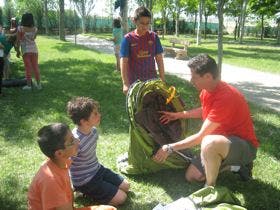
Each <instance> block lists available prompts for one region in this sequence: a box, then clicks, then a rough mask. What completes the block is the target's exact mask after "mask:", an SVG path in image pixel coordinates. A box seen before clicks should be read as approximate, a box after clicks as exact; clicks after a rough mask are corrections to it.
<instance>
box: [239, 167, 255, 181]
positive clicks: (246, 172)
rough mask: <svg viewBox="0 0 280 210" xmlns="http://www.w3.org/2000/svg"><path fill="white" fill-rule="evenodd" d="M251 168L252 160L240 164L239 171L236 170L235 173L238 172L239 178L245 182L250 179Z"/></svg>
mask: <svg viewBox="0 0 280 210" xmlns="http://www.w3.org/2000/svg"><path fill="white" fill-rule="evenodd" d="M252 170H253V162H251V163H249V164H247V165H245V166H241V167H240V169H239V171H237V173H238V174H239V176H240V178H241V180H242V181H244V182H246V181H249V180H250V179H252Z"/></svg>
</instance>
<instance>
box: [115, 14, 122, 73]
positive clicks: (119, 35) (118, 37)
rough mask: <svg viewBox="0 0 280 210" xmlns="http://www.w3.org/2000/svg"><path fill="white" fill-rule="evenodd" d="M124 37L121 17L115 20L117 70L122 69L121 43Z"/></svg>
mask: <svg viewBox="0 0 280 210" xmlns="http://www.w3.org/2000/svg"><path fill="white" fill-rule="evenodd" d="M122 38H123V32H122V28H121V21H120V19H114V20H113V42H114V51H115V56H116V68H117V71H120V70H121V67H120V45H121V41H122Z"/></svg>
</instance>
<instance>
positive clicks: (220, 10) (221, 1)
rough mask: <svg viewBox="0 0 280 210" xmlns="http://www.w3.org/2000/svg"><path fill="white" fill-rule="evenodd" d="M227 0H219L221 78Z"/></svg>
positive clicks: (219, 62) (219, 64) (219, 63)
mask: <svg viewBox="0 0 280 210" xmlns="http://www.w3.org/2000/svg"><path fill="white" fill-rule="evenodd" d="M224 1H225V0H219V2H218V19H219V31H218V70H219V77H220V78H221V73H222V62H223V25H224V17H223V12H224V11H223V10H224V3H225V2H224Z"/></svg>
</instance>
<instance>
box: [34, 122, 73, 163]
mask: <svg viewBox="0 0 280 210" xmlns="http://www.w3.org/2000/svg"><path fill="white" fill-rule="evenodd" d="M68 131H69V127H68V125H66V124H63V123H54V124H50V125H46V126H44V127H42V128H41V129H40V130H39V131H38V144H39V147H40V149H41V151H42V152H43V153H44V154H45V155H46V156H47V157H49V158H51V159H53V158H54V154H55V151H57V150H59V149H64V148H65V146H64V143H65V137H66V135H67V132H68Z"/></svg>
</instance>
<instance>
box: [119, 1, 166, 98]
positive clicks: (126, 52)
mask: <svg viewBox="0 0 280 210" xmlns="http://www.w3.org/2000/svg"><path fill="white" fill-rule="evenodd" d="M133 22H134V24H135V25H136V29H135V30H134V31H131V32H129V33H128V34H126V35H125V37H124V39H123V40H122V43H121V51H120V57H121V74H122V82H123V93H124V94H127V91H128V88H129V86H130V85H131V84H132V83H133V82H135V81H136V80H138V79H139V80H141V81H146V80H149V79H153V78H157V72H156V65H155V60H156V63H157V66H158V71H159V77H160V79H161V80H162V81H165V78H164V65H163V58H162V53H163V49H162V46H161V43H160V40H159V37H158V36H157V34H156V33H154V32H152V31H149V28H150V24H151V13H150V11H149V10H148V9H147V8H145V7H143V6H142V7H139V8H138V9H136V10H135V13H134V17H133Z"/></svg>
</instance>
